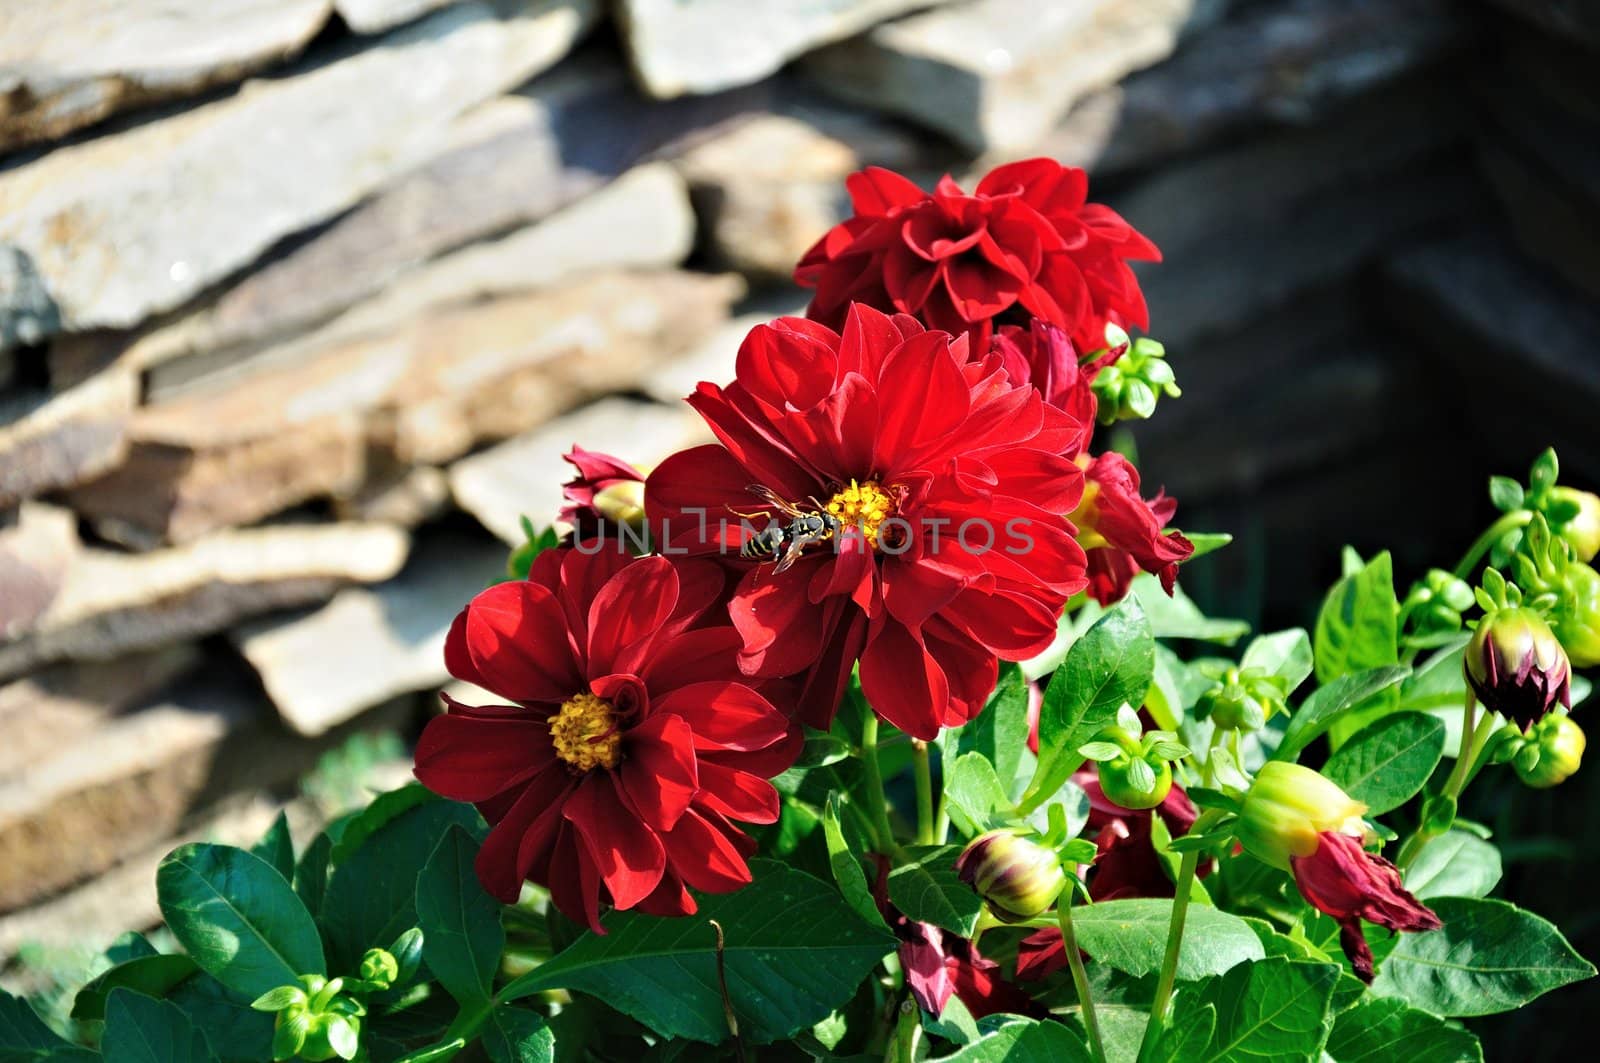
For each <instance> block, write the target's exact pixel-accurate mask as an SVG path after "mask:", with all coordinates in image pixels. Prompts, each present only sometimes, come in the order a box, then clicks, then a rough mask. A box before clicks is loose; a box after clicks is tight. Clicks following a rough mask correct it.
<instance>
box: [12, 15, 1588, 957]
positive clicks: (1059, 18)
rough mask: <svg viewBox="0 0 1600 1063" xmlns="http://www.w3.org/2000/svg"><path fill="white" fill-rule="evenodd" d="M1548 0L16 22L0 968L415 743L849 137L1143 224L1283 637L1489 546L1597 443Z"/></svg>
mask: <svg viewBox="0 0 1600 1063" xmlns="http://www.w3.org/2000/svg"><path fill="white" fill-rule="evenodd" d="M1573 10H1575V9H1574V8H1572V7H1571V5H1565V4H1560V3H1540V2H1539V0H1502V3H1501V6H1500V7H1498V8H1495V7H1477V6H1472V5H1466V4H1458V3H1451V2H1448V0H1284V2H1266V0H1258V2H1245V0H1235V2H1233V3H1231V4H1230V3H1227V2H1225V0H1137V2H1135V0H1072V2H1070V3H1069V2H1066V0H1060V2H1051V0H947V2H937V0H827V2H822V3H803V4H802V3H791V2H788V0H694V2H683V0H613V2H611V3H610V4H609V6H607V5H605V4H603V3H602V2H601V0H461V2H452V0H277V2H274V3H261V2H258V0H182V2H174V0H121V2H119V3H111V2H107V0H59V2H55V3H48V4H45V3H40V4H28V5H18V6H17V7H16V9H15V10H14V11H13V12H12V13H10V14H8V15H7V16H6V21H4V22H0V152H3V153H4V154H3V155H0V726H3V728H4V730H3V733H4V734H5V735H6V736H7V742H6V748H5V749H4V750H3V751H0V954H4V955H10V954H12V953H13V952H14V951H15V950H16V949H17V948H18V947H19V946H20V945H21V944H23V943H25V942H29V941H46V942H50V941H68V940H72V939H89V940H91V941H92V942H94V943H103V941H104V940H109V938H110V937H112V936H113V935H114V934H115V933H116V932H117V931H119V930H121V929H124V928H125V927H127V926H130V925H135V924H138V923H141V922H144V921H147V920H148V919H150V918H151V917H152V915H153V911H154V909H153V898H152V897H151V896H150V885H149V875H148V871H149V869H150V868H151V867H152V866H153V863H154V860H155V858H156V857H157V856H158V855H159V853H160V852H162V851H163V850H164V849H165V848H166V847H168V846H169V845H170V844H172V841H173V839H175V838H178V837H184V836H192V835H194V834H195V833H196V832H202V833H209V834H212V835H216V836H222V837H237V836H241V835H242V834H243V833H244V832H247V831H248V830H254V829H257V827H258V826H259V825H260V822H261V819H262V815H263V812H262V809H263V807H267V808H269V809H270V807H271V805H270V802H269V803H268V804H266V805H265V806H264V805H263V799H262V797H261V796H260V795H261V794H263V793H266V794H268V795H274V794H275V795H280V796H281V795H283V794H285V793H288V792H291V791H292V789H293V786H294V782H295V780H296V779H297V778H298V777H299V776H300V775H301V774H302V773H303V772H304V771H306V769H307V768H308V767H309V766H310V765H311V763H312V762H313V760H314V759H315V757H316V756H317V755H318V754H319V753H320V752H321V751H323V750H325V749H327V748H329V747H330V746H332V745H333V744H336V743H338V742H340V741H341V740H343V738H344V737H345V736H348V735H350V734H352V733H355V732H359V731H363V730H370V729H373V728H395V727H398V728H401V729H402V730H407V731H409V730H411V729H413V728H415V726H416V725H417V724H418V722H419V721H420V720H421V719H422V718H423V715H424V714H425V713H427V712H429V711H431V709H432V704H431V703H432V702H433V700H434V699H433V697H432V692H433V691H436V690H437V689H438V688H439V687H440V686H441V685H442V684H444V683H445V682H446V681H447V678H448V677H447V676H446V675H445V673H444V670H443V661H442V656H441V653H440V646H441V643H442V640H443V636H444V631H445V628H446V626H447V625H448V623H449V620H450V618H451V616H452V615H453V614H454V612H455V611H456V610H457V609H458V608H459V607H460V606H461V605H462V604H463V603H464V602H465V601H466V600H467V599H468V598H469V597H470V596H471V595H472V594H473V593H474V592H475V591H476V590H478V589H479V588H481V587H482V586H483V585H484V584H485V583H486V582H487V581H489V580H492V579H493V578H495V576H496V575H497V573H498V572H499V571H500V570H501V568H502V565H503V562H504V557H505V553H506V549H507V545H508V544H511V543H515V542H517V541H518V540H519V539H520V537H521V532H520V529H519V522H518V518H519V516H520V515H522V514H527V515H529V516H530V517H532V518H533V520H534V521H536V522H539V523H543V522H546V521H548V520H549V519H550V518H551V517H552V516H553V514H554V512H555V510H556V508H557V505H558V502H559V487H558V484H559V482H560V480H561V479H562V478H564V475H565V468H564V466H563V464H562V462H561V460H560V454H561V453H562V452H563V451H564V450H565V449H566V448H567V447H568V446H570V445H571V444H572V443H574V442H581V443H582V444H584V445H586V446H590V447H594V448H597V449H602V450H612V451H617V452H619V453H621V454H623V455H625V456H627V457H629V458H632V459H634V460H636V461H639V462H641V463H651V462H654V461H656V460H659V459H660V458H661V457H662V456H664V455H665V454H667V453H668V452H670V451H672V450H674V449H676V448H678V447H679V446H681V445H683V444H685V443H687V442H693V441H696V440H698V439H700V438H701V437H702V431H703V430H702V429H701V428H700V427H699V426H698V425H697V423H696V421H695V419H694V418H693V417H691V416H689V414H688V413H687V411H686V409H685V408H684V407H683V406H682V405H681V404H680V403H678V402H677V400H678V399H679V398H680V397H681V396H682V395H683V394H685V393H686V392H687V391H688V390H689V389H690V388H691V387H692V385H693V384H694V382H695V381H696V380H699V379H701V378H710V379H718V380H720V379H726V378H727V377H729V376H730V375H731V366H732V359H733V354H734V351H735V350H736V347H737V344H738V341H739V339H740V338H741V337H742V335H743V333H744V332H745V330H747V329H748V328H749V326H750V325H751V324H753V323H754V322H756V321H760V320H763V319H766V318H769V317H771V316H774V315H776V314H780V313H785V312H798V311H799V310H800V308H802V307H803V305H804V295H803V293H800V292H798V291H797V290H795V289H793V288H791V287H789V286H788V284H787V273H788V270H789V269H790V267H791V266H792V264H793V263H794V261H795V260H796V259H797V258H798V257H799V255H800V253H801V252H802V251H804V250H805V248H806V247H807V246H808V245H809V244H810V243H811V242H812V241H813V240H814V239H815V238H816V237H817V236H818V235H819V234H820V233H821V232H822V231H823V230H824V229H825V228H826V227H827V226H828V225H830V224H831V223H833V222H834V221H835V220H837V219H838V218H839V217H841V216H842V214H843V212H844V210H845V209H846V203H845V199H844V194H843V185H842V178H843V177H844V176H845V175H846V174H847V173H849V172H850V171H851V170H854V169H856V168H858V167H860V166H861V165H863V164H866V163H880V164H883V165H888V166H892V167H895V168H897V169H900V170H902V171H905V172H908V173H910V174H912V175H913V176H914V177H916V178H917V179H919V180H922V181H924V182H927V181H931V180H933V179H936V178H937V177H938V175H939V174H941V173H943V172H951V173H954V174H956V175H957V176H958V177H962V176H965V175H970V174H972V173H974V172H978V171H981V170H982V169H983V168H985V167H987V166H989V165H992V164H993V163H994V162H997V161H1000V160H1002V159H1008V158H1016V157H1021V156H1023V155H1026V154H1038V153H1045V154H1050V155H1053V156H1056V157H1058V158H1060V159H1062V160H1063V161H1066V162H1070V163H1074V164H1077V165H1082V166H1085V167H1087V168H1088V169H1090V170H1091V172H1092V173H1093V174H1094V176H1095V179H1096V194H1097V196H1098V197H1100V198H1104V199H1107V200H1108V201H1110V202H1111V203H1112V204H1113V205H1114V206H1115V207H1117V208H1118V209H1119V210H1121V211H1122V212H1123V213H1124V214H1126V215H1127V217H1129V218H1130V219H1131V220H1132V221H1133V222H1134V223H1135V224H1136V225H1137V226H1138V227H1139V228H1141V229H1142V230H1144V231H1145V232H1146V233H1148V234H1149V235H1150V236H1151V237H1152V238H1154V239H1155V240H1156V241H1157V242H1158V243H1159V244H1160V245H1161V246H1162V248H1164V250H1165V252H1166V262H1165V263H1163V264H1161V265H1160V266H1154V267H1151V268H1149V269H1148V270H1146V271H1144V277H1145V280H1146V284H1147V289H1146V290H1147V293H1148V296H1149V301H1150V304H1151V306H1152V307H1153V310H1154V320H1153V324H1154V332H1155V334H1156V335H1157V336H1158V337H1159V338H1161V339H1162V340H1164V341H1165V342H1166V344H1167V347H1168V350H1169V351H1170V352H1171V355H1172V362H1173V364H1174V365H1175V367H1176V368H1177V371H1178V375H1179V380H1180V383H1181V384H1183V385H1184V387H1185V390H1186V392H1187V394H1186V397H1185V398H1184V399H1183V400H1182V401H1179V402H1175V403H1168V404H1166V405H1165V406H1164V408H1163V409H1162V411H1161V413H1160V415H1159V416H1158V418H1157V419H1156V420H1155V421H1154V422H1151V424H1150V425H1149V426H1148V427H1145V426H1140V427H1138V428H1137V429H1135V431H1134V438H1135V441H1136V443H1137V445H1138V447H1139V450H1140V452H1141V462H1142V465H1143V467H1144V468H1145V470H1146V478H1147V480H1148V482H1149V483H1150V484H1151V485H1152V486H1154V485H1155V484H1158V483H1163V482H1164V483H1165V484H1166V485H1167V487H1168V488H1169V490H1170V491H1172V492H1173V493H1174V494H1176V495H1177V497H1178V498H1179V499H1180V501H1181V503H1182V508H1181V509H1180V512H1179V519H1180V523H1182V524H1183V525H1185V526H1188V527H1191V528H1198V529H1207V530H1209V529H1212V528H1222V529H1228V530H1232V531H1235V532H1236V533H1238V534H1239V535H1240V537H1241V539H1242V540H1243V541H1244V544H1245V545H1244V548H1242V549H1241V548H1237V547H1236V548H1235V549H1233V550H1232V551H1228V552H1224V553H1223V554H1222V555H1219V557H1218V558H1216V559H1215V560H1213V561H1207V562H1204V563H1202V565H1201V566H1196V569H1195V572H1194V575H1193V587H1194V588H1195V590H1196V592H1197V593H1198V594H1199V595H1200V596H1201V597H1202V598H1206V599H1208V600H1210V601H1212V602H1220V603H1223V604H1225V605H1229V606H1233V607H1235V608H1237V609H1240V610H1243V611H1244V612H1246V613H1247V614H1250V615H1260V614H1262V613H1263V612H1264V613H1266V614H1267V615H1268V616H1271V617H1275V618H1278V619H1289V620H1299V619H1301V618H1302V617H1301V615H1300V614H1299V613H1296V614H1295V615H1292V616H1287V615H1286V614H1288V613H1290V612H1292V611H1295V610H1302V609H1303V608H1304V604H1305V595H1306V594H1307V593H1308V590H1309V588H1311V587H1314V586H1316V585H1318V584H1319V583H1321V582H1323V580H1324V578H1325V577H1326V576H1328V575H1331V574H1332V572H1331V570H1332V567H1333V565H1334V564H1335V553H1334V550H1335V548H1336V547H1337V545H1338V544H1339V543H1341V542H1344V541H1347V540H1350V541H1354V542H1356V543H1357V544H1358V545H1362V546H1375V545H1380V544H1390V543H1398V544H1399V545H1400V546H1401V547H1402V549H1403V556H1404V549H1405V548H1406V547H1408V545H1409V546H1411V547H1420V546H1424V545H1425V546H1429V547H1431V548H1433V551H1434V553H1435V554H1437V552H1438V550H1437V546H1438V543H1437V540H1435V541H1433V542H1423V541H1422V539H1421V536H1422V526H1423V524H1424V523H1426V524H1427V526H1428V527H1429V529H1430V530H1432V531H1434V532H1437V531H1438V530H1439V528H1440V526H1441V525H1443V526H1444V527H1445V528H1446V529H1447V530H1448V529H1454V528H1465V527H1466V526H1467V525H1469V524H1470V523H1471V522H1472V520H1473V518H1474V517H1475V514H1473V513H1470V512H1466V511H1460V512H1456V513H1454V514H1452V513H1451V512H1448V511H1446V510H1445V508H1444V507H1446V506H1455V507H1457V508H1458V509H1459V507H1460V506H1461V505H1462V503H1461V501H1460V500H1461V499H1463V498H1473V497H1476V492H1477V491H1478V490H1479V488H1478V486H1477V485H1478V484H1479V483H1480V482H1481V478H1482V476H1483V474H1484V473H1485V472H1486V471H1488V470H1489V469H1490V468H1491V467H1492V468H1494V469H1495V470H1497V471H1506V472H1516V471H1518V469H1519V467H1520V465H1521V464H1522V463H1523V462H1524V459H1525V456H1526V455H1527V454H1531V453H1532V451H1533V449H1534V448H1535V447H1536V446H1542V445H1543V443H1544V442H1545V441H1547V440H1553V441H1555V442H1558V443H1565V444H1567V445H1568V446H1569V447H1570V448H1571V449H1570V450H1569V451H1567V452H1565V453H1566V456H1567V457H1568V459H1569V461H1571V462H1572V463H1574V464H1578V465H1580V466H1582V465H1587V466H1588V468H1589V469H1590V470H1591V471H1593V470H1596V468H1597V465H1596V461H1597V459H1600V437H1596V436H1595V435H1594V434H1593V432H1592V431H1591V430H1589V428H1588V425H1589V423H1590V421H1591V418H1590V416H1589V414H1588V413H1587V411H1588V410H1591V409H1593V402H1594V400H1595V398H1596V397H1597V392H1600V368H1597V362H1596V361H1595V355H1594V353H1593V352H1594V349H1595V342H1594V341H1595V340H1596V339H1597V338H1600V313H1597V311H1596V310H1595V304H1594V297H1595V295H1596V294H1600V241H1597V231H1600V156H1597V155H1596V154H1595V145H1597V144H1600V136H1597V133H1600V94H1597V93H1596V91H1595V82H1594V80H1593V78H1592V76H1586V75H1589V74H1590V68H1591V67H1592V65H1593V63H1594V60H1595V54H1594V49H1595V48H1596V47H1597V45H1600V27H1597V26H1596V25H1595V24H1593V23H1586V22H1583V21H1582V20H1581V19H1579V18H1578V17H1576V16H1574V15H1572V14H1571V12H1572V11H1573ZM1513 396H1514V397H1520V398H1522V399H1524V400H1525V401H1524V402H1522V403H1521V404H1520V405H1515V404H1513V405H1512V406H1511V408H1509V409H1508V408H1507V403H1506V399H1507V398H1508V397H1513ZM1462 404H1470V405H1473V406H1476V407H1478V408H1481V409H1482V410H1483V414H1482V419H1481V420H1480V422H1479V424H1480V426H1481V425H1483V424H1493V425H1494V426H1495V434H1493V435H1490V434H1487V433H1485V432H1484V431H1482V429H1481V427H1471V428H1469V427H1463V426H1462V425H1461V420H1460V418H1459V417H1457V416H1456V415H1455V412H1454V411H1459V409H1460V408H1461V407H1462ZM1567 426H1570V429H1569V428H1568V427H1567ZM1508 455H1510V458H1511V460H1510V463H1509V465H1508V464H1507V461H1508ZM1446 456H1450V458H1451V460H1450V461H1449V462H1448V463H1446V462H1445V461H1444V458H1445V457H1446ZM1589 478H1590V480H1591V481H1593V480H1594V479H1596V478H1597V477H1595V476H1592V475H1591V476H1590V477H1589ZM1419 495H1420V496H1421V497H1422V498H1423V499H1424V501H1425V505H1423V506H1422V507H1420V509H1421V512H1420V513H1417V512H1413V511H1412V510H1405V511H1403V512H1402V511H1400V510H1399V508H1398V507H1397V506H1396V500H1397V499H1399V498H1403V497H1408V498H1409V497H1417V496H1419ZM1430 509H1431V510H1433V511H1431V512H1430V511H1429V510H1430ZM1397 513H1398V514H1399V515H1397ZM1417 552H1418V551H1417V550H1415V549H1413V550H1412V553H1417ZM13 974H15V971H14V972H13Z"/></svg>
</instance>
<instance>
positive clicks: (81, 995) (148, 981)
mask: <svg viewBox="0 0 1600 1063" xmlns="http://www.w3.org/2000/svg"><path fill="white" fill-rule="evenodd" d="M199 969H200V968H199V967H198V966H196V965H195V962H194V961H193V960H191V959H190V958H189V957H187V956H160V955H157V956H140V957H138V958H136V959H132V960H126V961H124V962H122V963H119V964H117V965H116V966H115V967H113V968H111V969H110V970H109V971H106V972H105V973H104V974H102V975H100V976H99V977H97V978H96V979H94V981H92V982H90V983H89V984H88V985H86V986H84V987H83V988H82V989H80V990H78V995H77V997H76V998H75V999H74V1000H73V1002H72V1017H73V1018H74V1019H103V1018H105V1014H106V998H107V997H108V996H110V995H111V991H112V990H113V989H121V988H127V989H132V990H133V991H134V992H136V993H143V994H144V995H145V996H147V997H164V996H166V995H167V993H169V992H170V991H171V990H172V989H173V988H174V987H176V986H177V985H178V984H179V983H181V982H182V981H183V980H184V979H186V978H188V977H190V976H191V975H193V974H194V973H195V972H196V971H198V970H199Z"/></svg>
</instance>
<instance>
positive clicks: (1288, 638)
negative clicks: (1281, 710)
mask: <svg viewBox="0 0 1600 1063" xmlns="http://www.w3.org/2000/svg"><path fill="white" fill-rule="evenodd" d="M1239 667H1240V668H1259V669H1261V671H1263V672H1265V673H1266V674H1267V675H1275V676H1277V677H1278V678H1280V679H1282V680H1283V681H1284V687H1283V689H1284V692H1285V693H1287V694H1292V693H1294V691H1295V688H1296V687H1298V686H1299V685H1300V684H1301V683H1304V682H1305V681H1306V678H1307V677H1308V676H1310V675H1311V669H1312V655H1311V636H1309V635H1307V634H1306V633H1305V630H1304V629H1303V628H1298V627H1292V628H1290V629H1289V630H1287V631H1274V632H1273V633H1272V634H1270V635H1258V636H1257V637H1256V638H1253V639H1251V640H1250V645H1248V646H1246V647H1245V650H1244V656H1243V657H1241V658H1239Z"/></svg>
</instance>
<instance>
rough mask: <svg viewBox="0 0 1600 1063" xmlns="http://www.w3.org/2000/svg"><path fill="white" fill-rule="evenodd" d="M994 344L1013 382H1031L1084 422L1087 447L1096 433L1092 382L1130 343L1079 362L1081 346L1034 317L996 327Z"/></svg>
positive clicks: (1051, 399) (1084, 442) (1052, 401)
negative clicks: (1027, 322) (1026, 322)
mask: <svg viewBox="0 0 1600 1063" xmlns="http://www.w3.org/2000/svg"><path fill="white" fill-rule="evenodd" d="M993 348H994V350H995V352H996V353H997V354H999V355H1000V358H1001V361H1002V362H1003V363H1004V365H1005V367H1006V375H1007V376H1009V377H1010V378H1011V380H1012V382H1013V383H1016V384H1031V385H1032V386H1033V387H1035V388H1037V389H1038V390H1039V394H1041V395H1043V396H1044V401H1045V402H1048V403H1049V404H1050V405H1052V406H1054V407H1056V408H1058V409H1062V410H1065V411H1067V413H1069V414H1071V415H1072V417H1073V419H1074V420H1077V421H1081V422H1082V423H1083V426H1084V429H1083V433H1084V435H1083V445H1082V447H1081V448H1080V449H1084V450H1087V449H1088V446H1089V437H1090V436H1091V435H1092V434H1093V433H1094V415H1095V407H1096V403H1095V396H1094V390H1093V389H1092V388H1090V387H1089V384H1090V383H1091V382H1092V381H1093V380H1094V378H1095V376H1096V374H1098V373H1099V372H1100V370H1101V368H1102V367H1103V366H1106V365H1109V364H1110V363H1112V362H1115V361H1116V360H1117V359H1118V358H1120V357H1122V355H1123V354H1124V353H1125V352H1126V351H1127V349H1128V345H1127V344H1122V345H1121V346H1118V347H1112V348H1110V349H1108V350H1107V351H1106V352H1105V353H1104V354H1102V355H1101V356H1100V357H1099V358H1097V359H1095V360H1094V361H1093V362H1090V363H1088V364H1086V365H1081V366H1080V365H1079V364H1078V350H1077V348H1076V347H1074V346H1073V345H1072V341H1071V340H1070V339H1068V338H1067V334H1066V333H1065V332H1063V331H1062V330H1061V329H1059V328H1057V327H1056V326H1054V325H1052V324H1050V323H1049V322H1048V321H1041V320H1040V319H1039V318H1034V319H1033V321H1032V322H1031V323H1030V325H1029V326H1028V327H1027V328H1025V329H1024V328H1021V327H1019V326H1017V325H1002V326H1001V327H1000V328H998V329H996V330H995V335H994V341H993Z"/></svg>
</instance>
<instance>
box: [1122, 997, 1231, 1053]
mask: <svg viewBox="0 0 1600 1063" xmlns="http://www.w3.org/2000/svg"><path fill="white" fill-rule="evenodd" d="M1216 1030H1217V1009H1216V1006H1215V1005H1213V1004H1196V1005H1193V1006H1190V1007H1184V1006H1183V1004H1182V1001H1181V999H1180V1002H1179V1007H1178V1009H1177V1011H1176V1013H1175V1014H1174V1015H1173V1016H1172V1024H1171V1025H1170V1026H1168V1027H1167V1028H1166V1030H1164V1031H1163V1032H1162V1034H1161V1039H1160V1040H1159V1041H1157V1042H1156V1048H1155V1051H1154V1052H1153V1053H1151V1054H1150V1055H1148V1056H1146V1055H1142V1054H1141V1055H1140V1056H1139V1063H1189V1061H1190V1060H1192V1059H1199V1058H1200V1057H1201V1056H1202V1055H1204V1053H1205V1051H1206V1046H1207V1045H1209V1044H1210V1043H1211V1035H1212V1034H1214V1033H1216Z"/></svg>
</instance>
